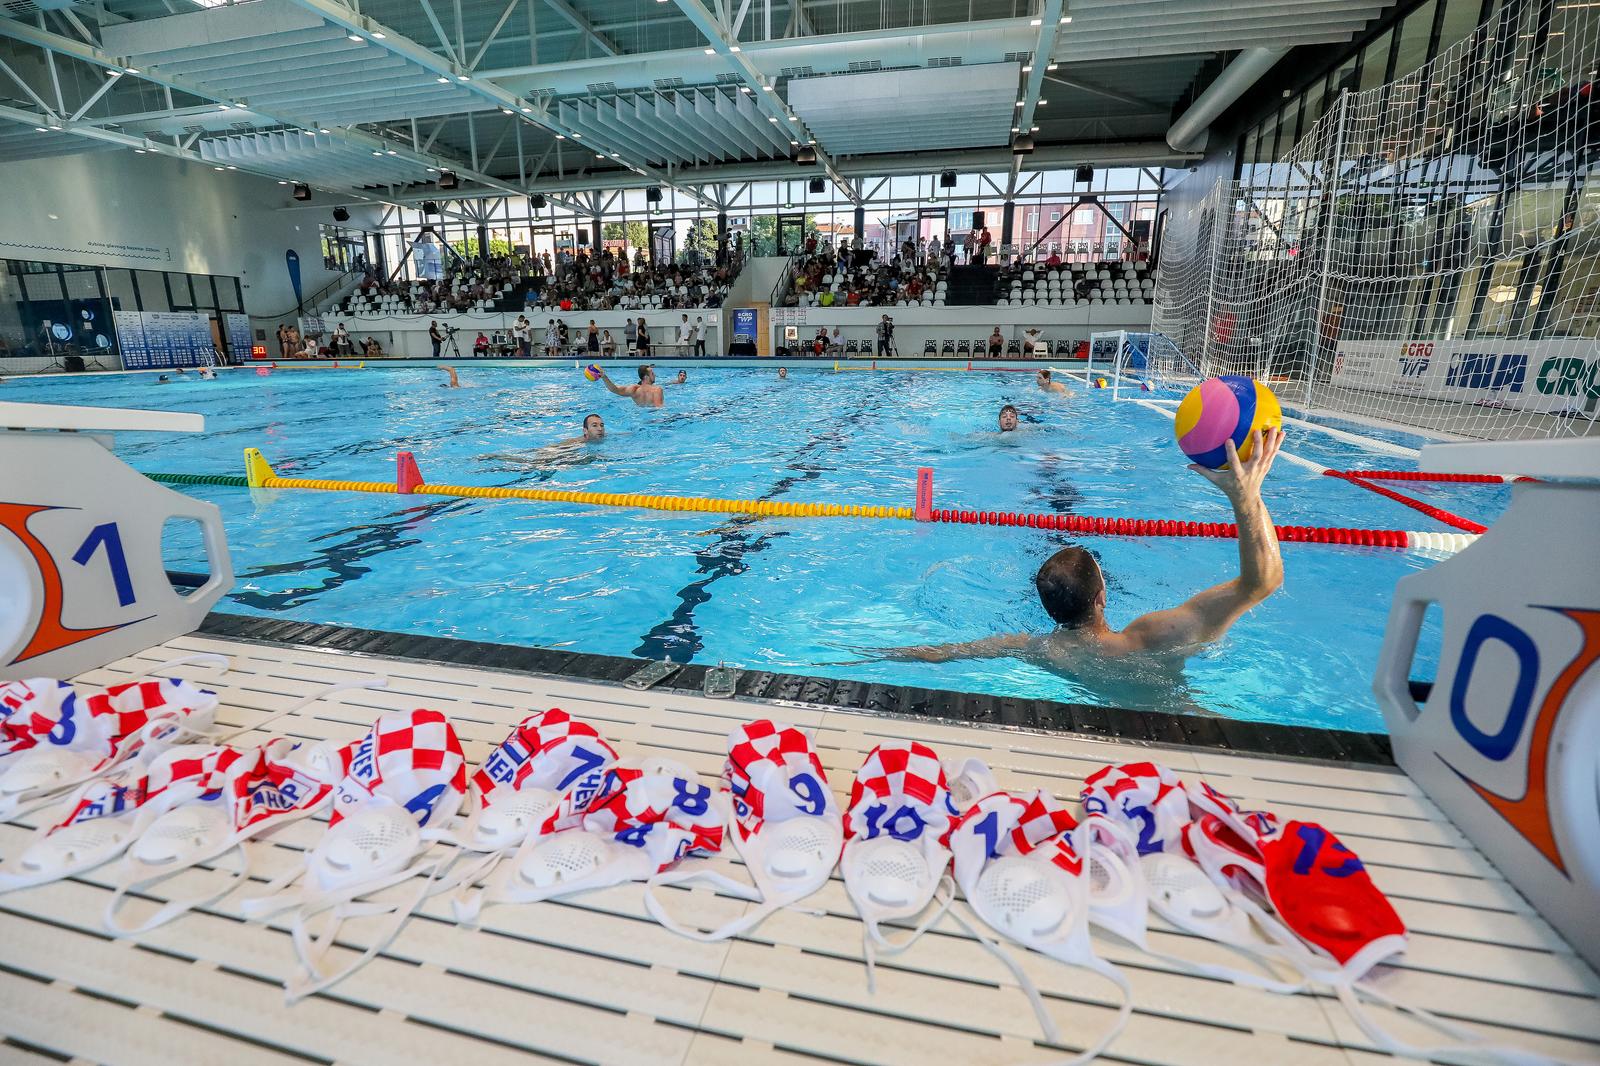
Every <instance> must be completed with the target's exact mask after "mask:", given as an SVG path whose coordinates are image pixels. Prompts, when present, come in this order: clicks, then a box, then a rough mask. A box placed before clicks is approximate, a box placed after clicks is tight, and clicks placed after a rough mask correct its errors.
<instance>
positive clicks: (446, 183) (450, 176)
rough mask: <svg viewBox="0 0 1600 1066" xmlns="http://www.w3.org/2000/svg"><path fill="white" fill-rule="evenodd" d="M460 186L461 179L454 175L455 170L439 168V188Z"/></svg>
mask: <svg viewBox="0 0 1600 1066" xmlns="http://www.w3.org/2000/svg"><path fill="white" fill-rule="evenodd" d="M460 186H461V179H460V178H458V177H456V172H455V171H453V170H441V171H439V188H441V189H456V188H460Z"/></svg>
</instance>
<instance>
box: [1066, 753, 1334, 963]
mask: <svg viewBox="0 0 1600 1066" xmlns="http://www.w3.org/2000/svg"><path fill="white" fill-rule="evenodd" d="M1082 798H1083V811H1084V815H1085V823H1084V824H1085V825H1086V826H1088V827H1089V829H1090V831H1091V832H1093V833H1095V843H1096V845H1097V846H1096V847H1095V848H1094V849H1093V852H1092V854H1093V863H1092V866H1091V868H1090V871H1089V873H1090V878H1089V881H1090V889H1089V900H1090V921H1091V922H1093V923H1094V924H1096V925H1098V926H1100V927H1101V928H1103V929H1106V930H1107V931H1109V932H1111V933H1114V934H1115V935H1117V936H1119V937H1121V938H1122V939H1124V940H1126V941H1128V942H1129V943H1131V944H1133V945H1135V946H1136V947H1139V948H1142V949H1143V950H1144V951H1145V952H1147V953H1149V954H1151V955H1153V956H1156V957H1158V958H1162V959H1166V960H1168V961H1171V962H1175V963H1177V964H1178V965H1181V966H1183V967H1184V968H1186V969H1188V970H1191V971H1193V972H1196V973H1202V974H1205V975H1207V976H1210V977H1218V978H1221V979H1223V980H1227V981H1233V982H1235V983H1237V984H1243V985H1250V986H1252V987H1256V988H1265V989H1269V990H1271V991H1275V992H1282V993H1290V992H1297V991H1300V990H1301V989H1302V988H1303V987H1304V982H1302V981H1298V980H1282V979H1280V978H1279V977H1278V976H1277V974H1276V973H1275V971H1273V970H1272V969H1271V968H1270V966H1268V965H1267V961H1266V960H1278V961H1281V962H1289V963H1290V964H1291V965H1292V964H1293V962H1294V959H1295V957H1296V955H1297V954H1298V953H1297V952H1296V951H1294V950H1293V948H1294V945H1292V944H1286V943H1285V941H1284V940H1283V938H1282V937H1281V936H1280V937H1279V939H1277V940H1267V939H1265V938H1263V937H1262V936H1261V935H1260V934H1259V933H1258V932H1257V930H1256V926H1255V925H1254V924H1253V923H1252V921H1251V919H1250V916H1249V914H1248V913H1246V911H1245V910H1244V909H1243V908H1242V907H1241V906H1240V905H1239V904H1238V902H1237V901H1236V900H1235V898H1234V894H1233V893H1231V892H1226V891H1224V890H1223V889H1221V888H1219V887H1218V886H1217V885H1215V884H1214V883H1212V881H1211V879H1210V878H1209V877H1207V876H1206V874H1205V872H1204V871H1203V870H1201V869H1200V867H1199V866H1198V865H1196V864H1195V863H1194V861H1193V860H1192V859H1190V858H1189V857H1188V856H1187V855H1185V854H1184V853H1183V830H1184V828H1185V827H1186V826H1187V825H1188V823H1189V817H1190V804H1189V796H1188V793H1187V792H1186V791H1185V790H1184V786H1183V782H1182V781H1181V780H1180V779H1179V778H1178V775H1177V774H1175V773H1173V772H1172V771H1171V770H1169V769H1168V768H1167V767H1165V766H1162V765H1160V764H1159V763H1152V762H1141V763H1127V764H1124V765H1121V766H1106V767H1103V768H1101V769H1100V770H1097V771H1096V772H1095V773H1093V774H1090V775H1089V777H1088V778H1086V779H1085V780H1084V785H1083V790H1082ZM1148 910H1154V911H1155V912H1156V913H1157V914H1158V915H1160V916H1161V917H1162V918H1164V919H1165V920H1166V921H1168V922H1170V923H1171V924H1173V925H1174V926H1176V927H1178V928H1179V929H1181V930H1183V931H1184V932H1187V933H1193V934H1194V935H1196V936H1200V937H1204V938H1206V939H1208V940H1212V941H1215V942H1217V943H1220V944H1225V945H1228V946H1229V947H1233V948H1236V949H1238V950H1240V951H1241V952H1243V953H1244V954H1245V955H1246V957H1248V958H1250V959H1252V960H1255V961H1257V962H1258V964H1259V965H1260V967H1261V971H1262V972H1255V971H1250V970H1239V969H1236V968H1234V967H1229V966H1220V965H1215V964H1211V963H1202V962H1196V961H1192V960H1189V959H1185V958H1182V957H1181V956H1175V955H1169V954H1167V953H1164V952H1159V951H1156V950H1154V949H1153V948H1152V947H1151V945H1150V943H1149V934H1148V926H1147V917H1148V913H1147V912H1148Z"/></svg>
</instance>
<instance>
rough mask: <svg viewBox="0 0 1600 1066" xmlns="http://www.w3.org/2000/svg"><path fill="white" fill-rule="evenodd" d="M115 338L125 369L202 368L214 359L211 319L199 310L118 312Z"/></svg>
mask: <svg viewBox="0 0 1600 1066" xmlns="http://www.w3.org/2000/svg"><path fill="white" fill-rule="evenodd" d="M115 321H116V324H117V339H118V342H119V344H120V345H121V348H122V365H123V366H124V367H126V368H127V369H129V370H159V369H165V368H168V367H178V366H203V365H206V364H209V363H212V362H214V361H215V359H216V353H215V350H214V349H213V348H212V340H211V319H210V318H209V316H207V315H206V314H204V313H203V312H200V311H118V312H116V319H115Z"/></svg>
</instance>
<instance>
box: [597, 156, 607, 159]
mask: <svg viewBox="0 0 1600 1066" xmlns="http://www.w3.org/2000/svg"><path fill="white" fill-rule="evenodd" d="M595 158H596V159H604V158H605V156H603V155H596V156H595Z"/></svg>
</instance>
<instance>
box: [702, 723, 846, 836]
mask: <svg viewBox="0 0 1600 1066" xmlns="http://www.w3.org/2000/svg"><path fill="white" fill-rule="evenodd" d="M722 778H723V781H724V783H725V785H726V787H727V790H728V792H729V793H730V794H731V795H732V797H733V814H734V825H735V827H736V829H737V831H738V833H739V839H740V840H747V839H749V838H750V837H751V836H752V835H754V834H755V833H758V832H760V831H761V827H762V825H764V824H765V823H766V822H768V821H774V822H781V821H784V820H785V819H788V818H796V817H800V816H804V815H809V816H813V817H819V816H820V817H830V818H837V817H838V816H839V805H838V803H837V802H836V801H835V800H834V798H833V790H832V789H830V788H829V787H828V776H827V774H825V773H824V772H823V770H822V760H821V759H819V758H817V753H816V751H815V749H813V748H812V746H811V739H810V738H809V737H807V736H806V735H805V734H804V733H802V732H801V731H800V730H798V729H796V728H794V727H793V726H790V725H781V724H779V723H776V722H771V721H767V720H765V719H763V720H761V721H759V722H749V723H747V724H745V725H742V726H740V727H739V728H737V729H735V730H734V731H733V732H732V733H729V734H728V761H727V763H726V764H725V765H724V766H723V769H722Z"/></svg>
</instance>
